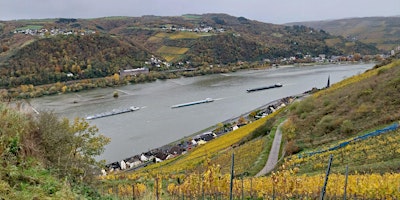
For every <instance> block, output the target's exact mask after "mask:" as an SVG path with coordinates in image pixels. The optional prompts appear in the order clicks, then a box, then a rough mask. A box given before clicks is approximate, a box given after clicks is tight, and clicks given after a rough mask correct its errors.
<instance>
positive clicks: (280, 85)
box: [247, 83, 283, 92]
mask: <svg viewBox="0 0 400 200" xmlns="http://www.w3.org/2000/svg"><path fill="white" fill-rule="evenodd" d="M282 86H283V85H282V84H280V83H276V84H275V85H269V86H265V87H258V88H253V89H248V90H247V92H256V91H260V90H267V89H272V88H279V87H282Z"/></svg>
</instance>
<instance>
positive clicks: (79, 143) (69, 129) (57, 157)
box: [36, 112, 110, 182]
mask: <svg viewBox="0 0 400 200" xmlns="http://www.w3.org/2000/svg"><path fill="white" fill-rule="evenodd" d="M36 123H37V127H38V130H39V137H40V138H41V143H40V147H39V148H40V149H41V151H42V155H43V157H44V160H45V163H46V165H47V167H48V168H52V169H56V171H57V173H58V175H59V176H60V177H70V179H72V180H73V181H74V182H80V181H87V180H90V179H91V178H92V175H93V173H91V172H92V171H93V170H95V169H98V168H99V167H100V165H101V164H102V163H101V162H98V161H96V160H95V157H96V156H98V155H100V154H101V153H102V152H103V151H104V146H105V145H107V144H108V143H109V142H110V139H109V138H107V137H105V136H103V135H98V134H97V133H98V129H97V127H96V126H90V125H89V123H88V122H86V121H85V120H84V119H80V118H77V119H75V120H74V121H73V123H70V121H69V120H68V119H66V118H64V119H61V120H60V119H58V118H57V116H56V115H55V114H54V113H51V112H42V113H41V114H40V115H39V118H38V119H37V121H36Z"/></svg>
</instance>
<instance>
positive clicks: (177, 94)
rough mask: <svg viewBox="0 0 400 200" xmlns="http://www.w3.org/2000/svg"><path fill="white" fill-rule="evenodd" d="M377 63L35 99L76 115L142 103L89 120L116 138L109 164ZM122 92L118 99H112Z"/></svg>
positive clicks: (217, 77)
mask: <svg viewBox="0 0 400 200" xmlns="http://www.w3.org/2000/svg"><path fill="white" fill-rule="evenodd" d="M373 65H374V64H357V65H343V64H342V65H316V66H307V67H294V66H284V67H279V68H272V69H266V70H248V71H240V72H234V73H227V74H214V75H207V76H200V77H192V78H179V79H170V80H163V81H156V82H152V83H145V84H133V85H126V86H122V87H118V88H102V89H95V90H90V91H84V92H79V93H71V94H62V95H56V96H46V97H42V98H36V99H32V100H31V104H32V106H33V107H35V108H36V109H37V110H39V111H43V110H47V111H54V112H55V113H57V114H59V115H61V116H64V117H67V118H70V119H73V118H75V117H83V118H84V117H86V116H88V115H93V114H97V113H103V112H107V111H112V110H113V109H122V108H128V107H130V106H138V107H140V108H141V109H140V110H138V111H135V112H129V113H125V114H120V115H114V116H110V117H105V118H99V119H95V120H90V121H89V122H90V123H91V124H92V125H96V126H97V127H98V128H99V130H100V131H99V132H100V133H102V134H104V135H106V136H108V137H110V138H111V143H110V144H109V145H107V146H106V150H105V152H104V153H103V154H102V155H101V156H100V157H99V158H100V159H105V160H106V161H107V162H108V163H109V162H113V161H119V160H121V159H124V158H128V157H130V156H133V155H136V154H140V153H142V152H146V151H148V150H150V149H153V148H157V147H160V146H162V145H164V144H168V143H170V142H173V141H177V140H179V139H182V138H184V137H185V136H188V135H191V134H193V133H195V132H198V131H201V130H203V129H205V128H207V127H210V126H213V125H215V124H218V123H219V122H222V121H225V120H226V119H230V118H233V117H237V116H240V115H241V114H243V113H246V112H248V111H250V110H253V109H255V108H257V107H260V106H262V105H264V104H266V103H268V102H271V101H273V100H277V99H280V98H283V97H287V96H292V95H296V94H300V93H302V92H304V91H307V90H310V89H311V88H313V87H317V88H322V87H325V86H326V84H327V80H328V77H330V82H331V84H332V83H335V82H338V81H341V80H343V79H345V78H348V77H351V76H353V75H356V74H360V73H362V72H364V71H366V70H367V69H370V68H372V67H373ZM275 83H281V84H283V87H281V88H275V89H270V90H263V91H258V92H252V93H247V92H246V89H250V88H255V87H261V86H268V85H273V84H275ZM116 90H117V91H118V93H119V98H113V92H114V91H116ZM208 97H209V98H213V99H217V100H216V101H214V102H212V103H206V104H199V105H195V106H188V107H183V108H174V109H172V108H171V106H172V105H176V104H181V103H186V102H192V101H197V100H202V99H205V98H208Z"/></svg>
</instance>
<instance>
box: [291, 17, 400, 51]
mask: <svg viewBox="0 0 400 200" xmlns="http://www.w3.org/2000/svg"><path fill="white" fill-rule="evenodd" d="M287 25H304V26H308V27H312V28H315V29H317V30H320V29H321V30H325V31H327V32H329V33H331V34H333V35H340V36H343V37H344V38H346V39H347V40H348V41H360V42H363V43H366V44H371V45H374V46H376V47H377V48H379V49H383V50H386V51H390V50H392V49H395V48H397V47H398V46H399V44H400V17H398V16H397V17H365V18H351V19H339V20H329V21H313V22H295V23H289V24H287Z"/></svg>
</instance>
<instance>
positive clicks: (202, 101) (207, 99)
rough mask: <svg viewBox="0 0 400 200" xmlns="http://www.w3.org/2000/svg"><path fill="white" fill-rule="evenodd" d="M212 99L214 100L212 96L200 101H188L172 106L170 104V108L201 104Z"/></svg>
mask: <svg viewBox="0 0 400 200" xmlns="http://www.w3.org/2000/svg"><path fill="white" fill-rule="evenodd" d="M213 101H214V99H212V98H206V99H204V100H200V101H193V102H189V103H183V104H178V105H174V106H171V108H181V107H185V106H193V105H197V104H202V103H210V102H213Z"/></svg>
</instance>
